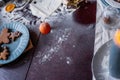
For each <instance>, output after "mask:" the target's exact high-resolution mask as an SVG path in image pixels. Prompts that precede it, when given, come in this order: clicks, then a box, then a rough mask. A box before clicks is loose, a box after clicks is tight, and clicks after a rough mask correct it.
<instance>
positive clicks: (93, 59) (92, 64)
mask: <svg viewBox="0 0 120 80" xmlns="http://www.w3.org/2000/svg"><path fill="white" fill-rule="evenodd" d="M112 41H113V39H111V40H109V41H107V42H105V43H104V44H103V45H102V46H101V47H100V48H99V49H98V50H97V51H96V53H94V54H93V58H92V62H91V71H92V75H93V78H95V79H96V80H97V78H96V77H95V72H94V69H93V66H94V61H95V57H96V55H97V53H98V52H99V51H100V50H101V48H102V47H103V46H105V45H106V44H107V43H110V42H112Z"/></svg>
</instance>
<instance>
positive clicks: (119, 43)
mask: <svg viewBox="0 0 120 80" xmlns="http://www.w3.org/2000/svg"><path fill="white" fill-rule="evenodd" d="M113 40H114V42H115V44H116V45H117V46H119V47H120V29H117V31H116V32H115V35H114V39H113Z"/></svg>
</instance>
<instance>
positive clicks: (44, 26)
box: [39, 22, 51, 34]
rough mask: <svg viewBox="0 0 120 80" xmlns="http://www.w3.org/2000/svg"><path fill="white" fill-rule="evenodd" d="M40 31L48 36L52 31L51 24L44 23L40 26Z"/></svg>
mask: <svg viewBox="0 0 120 80" xmlns="http://www.w3.org/2000/svg"><path fill="white" fill-rule="evenodd" d="M39 30H40V32H41V33H42V34H48V33H49V32H50V31H51V27H50V25H49V23H47V22H43V23H41V24H40V26H39Z"/></svg>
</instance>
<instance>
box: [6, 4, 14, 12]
mask: <svg viewBox="0 0 120 80" xmlns="http://www.w3.org/2000/svg"><path fill="white" fill-rule="evenodd" d="M14 8H15V4H13V3H9V4H7V5H6V8H5V10H6V11H7V12H11V11H13V10H14Z"/></svg>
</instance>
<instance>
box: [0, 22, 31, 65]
mask: <svg viewBox="0 0 120 80" xmlns="http://www.w3.org/2000/svg"><path fill="white" fill-rule="evenodd" d="M13 24H14V25H16V24H17V25H21V26H22V27H24V30H25V31H26V33H27V38H26V45H24V47H23V48H22V50H20V52H19V55H17V56H16V57H15V58H13V59H11V60H8V61H6V60H0V65H3V64H8V63H11V62H13V61H14V60H16V59H17V58H18V57H20V56H21V55H22V53H23V52H24V50H25V49H26V47H27V45H28V42H29V38H30V34H29V30H28V28H27V27H26V26H25V25H24V24H22V23H20V22H10V23H4V24H2V25H0V26H1V27H2V28H1V29H3V28H7V26H6V27H3V26H5V25H13ZM13 29H14V28H13ZM18 49H19V48H18ZM18 49H17V51H18ZM17 51H15V52H17ZM17 54H18V52H17Z"/></svg>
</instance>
